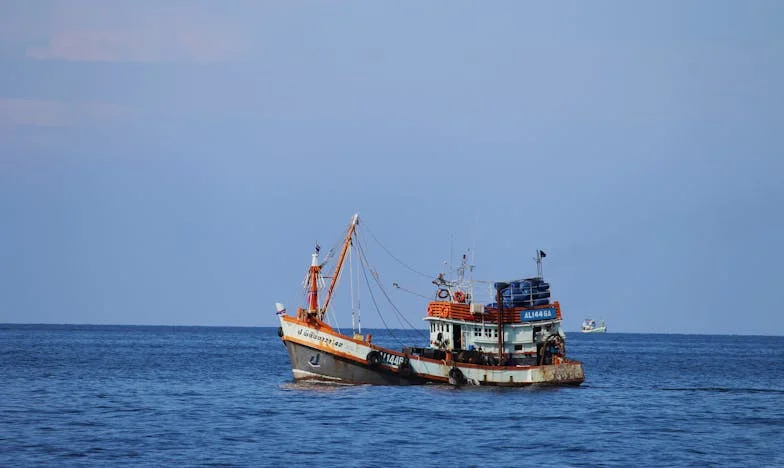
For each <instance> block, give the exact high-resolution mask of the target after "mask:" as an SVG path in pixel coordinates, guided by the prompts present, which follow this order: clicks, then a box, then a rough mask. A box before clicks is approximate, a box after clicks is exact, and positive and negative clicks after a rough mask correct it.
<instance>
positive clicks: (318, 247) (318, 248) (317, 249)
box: [316, 242, 321, 253]
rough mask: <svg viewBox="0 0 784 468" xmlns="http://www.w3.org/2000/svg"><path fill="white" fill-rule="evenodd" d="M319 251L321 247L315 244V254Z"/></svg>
mask: <svg viewBox="0 0 784 468" xmlns="http://www.w3.org/2000/svg"><path fill="white" fill-rule="evenodd" d="M319 250H321V246H320V245H318V242H316V253H319Z"/></svg>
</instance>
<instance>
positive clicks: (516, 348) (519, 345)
mask: <svg viewBox="0 0 784 468" xmlns="http://www.w3.org/2000/svg"><path fill="white" fill-rule="evenodd" d="M522 350H523V345H521V344H516V345H515V351H522Z"/></svg>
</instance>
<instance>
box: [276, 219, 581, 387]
mask: <svg viewBox="0 0 784 468" xmlns="http://www.w3.org/2000/svg"><path fill="white" fill-rule="evenodd" d="M358 232H359V217H358V215H354V216H353V217H352V219H351V222H350V223H349V227H348V229H347V232H346V235H345V237H344V238H343V242H342V247H341V248H340V254H339V256H338V258H337V262H336V265H335V268H334V270H333V272H332V273H331V274H330V275H323V274H322V270H323V269H324V267H325V264H326V263H327V260H325V261H323V262H321V261H320V259H319V250H320V248H319V246H318V244H316V248H315V251H314V252H313V253H312V255H311V263H310V267H309V268H308V271H307V275H306V277H305V281H304V289H305V296H304V297H305V302H306V304H304V305H305V306H304V307H298V308H297V310H296V315H294V314H289V313H288V312H287V310H286V307H285V306H284V305H283V304H281V303H276V308H277V314H278V316H279V320H280V327H279V328H278V336H280V338H281V340H282V342H283V343H284V345H285V346H286V349H287V350H288V355H289V358H290V361H291V369H292V373H293V375H294V379H295V380H319V381H329V382H335V383H345V384H378V385H416V384H449V385H455V386H462V385H481V386H484V385H487V386H504V387H522V386H529V385H580V384H581V383H582V382H583V380H584V378H585V377H584V374H583V367H582V364H581V363H580V362H579V361H575V360H571V359H568V358H567V357H566V335H565V333H564V331H563V330H562V329H561V317H562V315H561V306H560V304H559V303H558V301H552V302H551V301H550V297H549V296H550V293H549V288H550V285H549V284H548V283H545V282H544V281H543V279H542V278H541V274H539V276H537V277H534V278H526V279H521V280H513V281H498V282H494V283H489V282H488V285H487V289H488V290H491V291H493V292H494V295H495V299H494V302H491V303H483V302H480V301H475V300H474V298H473V292H474V290H473V287H474V282H473V280H472V279H466V278H465V272H466V270H467V269H468V270H470V271H471V272H473V267H470V266H468V265H467V263H466V256H465V255H463V261H462V263H461V266H460V267H459V268H458V269H457V272H458V276H457V278H456V279H454V280H452V279H447V278H446V277H445V275H444V274H443V273H442V274H439V275H438V276H437V277H436V278H435V280H433V281H432V283H433V284H434V285H435V289H434V292H433V293H432V294H433V296H432V298H430V299H429V303H428V305H427V311H426V315H425V317H424V318H423V320H424V321H426V322H427V323H428V324H429V325H428V327H429V330H428V331H427V334H428V335H427V336H428V337H429V343H427V345H425V346H403V347H402V349H400V350H397V349H391V348H388V347H382V346H379V345H377V344H376V343H374V342H373V337H372V335H371V334H364V335H363V334H362V330H361V320H359V318H357V320H356V322H355V320H354V319H355V316H354V313H353V309H354V306H353V303H352V306H351V309H352V331H351V333H350V334H349V333H344V332H341V331H340V330H339V329H338V328H337V327H336V326H333V325H331V324H330V320H329V318H330V317H334V316H335V315H336V312H335V311H334V310H332V308H331V306H332V299H333V295H334V292H335V287H336V285H337V283H338V280H339V278H340V277H341V272H342V270H343V268H344V263H345V260H346V258H347V257H349V258H353V257H352V254H351V252H352V251H353V250H358V252H357V253H356V254H353V255H354V256H355V257H358V258H360V259H361V261H360V262H359V263H360V264H363V265H365V266H367V262H366V256H365V254H364V249H363V248H362V245H363V242H360V241H359V239H358V238H357V236H358ZM334 251H337V249H335V250H334ZM544 255H545V253H544V252H542V251H537V256H536V260H537V265H538V272H539V273H541V258H542V257H543V256H544ZM327 257H328V258H329V257H330V255H329V254H328V256H327ZM350 270H351V271H354V269H353V268H350ZM472 275H473V273H472ZM369 277H372V278H375V279H376V280H378V278H379V275H378V274H377V273H376V272H375V270H372V269H371V274H370V275H369ZM365 278H368V276H366V277H365ZM450 278H451V274H450ZM326 279H329V285H327V284H326ZM351 284H352V296H353V282H352V283H351ZM490 284H492V289H490ZM395 286H397V285H395ZM322 295H323V296H324V300H323V302H321V301H320V298H321V296H322ZM384 295H385V296H387V293H384ZM372 302H375V299H374V300H373V301H372ZM347 312H348V311H346V313H347ZM423 338H424V336H423ZM425 339H427V338H425ZM423 341H424V340H423Z"/></svg>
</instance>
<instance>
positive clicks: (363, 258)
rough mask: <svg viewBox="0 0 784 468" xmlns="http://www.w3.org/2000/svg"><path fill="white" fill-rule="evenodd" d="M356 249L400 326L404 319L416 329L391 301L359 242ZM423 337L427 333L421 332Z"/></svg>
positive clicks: (410, 326) (425, 336)
mask: <svg viewBox="0 0 784 468" xmlns="http://www.w3.org/2000/svg"><path fill="white" fill-rule="evenodd" d="M357 250H358V251H359V255H360V259H361V260H362V261H363V262H364V264H365V265H367V267H368V269H370V270H371V272H372V275H373V278H374V279H375V280H376V285H377V286H378V288H379V289H380V290H381V293H382V294H383V295H384V297H386V299H387V302H389V304H390V305H391V306H392V309H393V310H394V311H395V313H396V315H397V316H398V321H399V322H400V325H401V326H402V325H403V323H402V322H403V321H405V322H406V324H407V325H408V326H409V328H411V329H412V330H417V328H416V327H415V326H414V325H413V324H412V323H411V322H409V321H408V319H407V318H406V316H405V315H404V314H403V313H402V312H400V309H398V308H397V306H395V304H394V303H393V302H392V299H391V298H390V297H389V294H388V293H387V291H386V289H384V286H383V285H382V283H381V280H380V278H379V277H378V273H377V272H376V271H375V270H373V269H372V268H371V267H370V262H369V261H368V259H367V256H366V255H365V251H364V249H363V248H362V244H361V243H360V242H357ZM401 319H402V320H401ZM404 328H405V327H404ZM420 331H421V330H420ZM423 337H424V338H427V334H423Z"/></svg>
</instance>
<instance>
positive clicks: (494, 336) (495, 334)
mask: <svg viewBox="0 0 784 468" xmlns="http://www.w3.org/2000/svg"><path fill="white" fill-rule="evenodd" d="M493 338H498V329H497V328H496V329H494V330H493Z"/></svg>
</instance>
